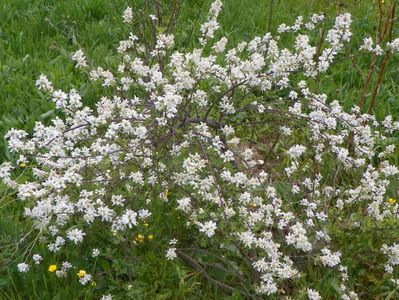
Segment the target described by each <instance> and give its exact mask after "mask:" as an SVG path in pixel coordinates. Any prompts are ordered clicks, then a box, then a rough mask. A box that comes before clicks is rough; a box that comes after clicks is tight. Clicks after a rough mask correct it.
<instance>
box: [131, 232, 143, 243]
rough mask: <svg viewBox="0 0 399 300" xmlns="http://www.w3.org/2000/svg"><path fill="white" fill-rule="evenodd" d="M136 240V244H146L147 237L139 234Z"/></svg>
mask: <svg viewBox="0 0 399 300" xmlns="http://www.w3.org/2000/svg"><path fill="white" fill-rule="evenodd" d="M134 239H135V240H136V242H138V243H142V242H144V239H145V236H144V235H143V234H141V233H139V234H138V235H136V237H135V238H134Z"/></svg>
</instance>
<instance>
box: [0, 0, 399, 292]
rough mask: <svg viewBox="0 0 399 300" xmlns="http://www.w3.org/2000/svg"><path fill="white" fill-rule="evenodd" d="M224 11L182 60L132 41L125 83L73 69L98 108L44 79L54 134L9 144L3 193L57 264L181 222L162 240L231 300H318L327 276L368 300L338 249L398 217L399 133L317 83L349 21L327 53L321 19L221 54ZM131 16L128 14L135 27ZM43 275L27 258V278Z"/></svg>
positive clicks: (393, 260) (100, 71)
mask: <svg viewBox="0 0 399 300" xmlns="http://www.w3.org/2000/svg"><path fill="white" fill-rule="evenodd" d="M221 8H222V2H221V1H220V0H216V1H214V2H213V3H212V5H211V8H210V10H209V14H208V18H207V20H206V22H205V23H204V24H203V25H202V26H201V29H200V32H201V38H200V40H199V45H198V47H197V48H195V49H194V50H192V51H190V52H182V51H179V50H176V49H174V36H173V35H172V34H171V33H170V32H168V31H162V30H159V32H157V33H155V35H154V41H153V42H149V41H147V40H140V39H139V38H138V36H136V35H135V34H133V33H131V34H130V35H129V37H128V39H127V40H124V41H121V42H120V44H119V47H118V57H120V64H119V66H118V67H117V69H115V70H114V69H106V68H102V67H94V66H92V65H91V64H90V62H89V61H88V60H87V59H86V57H85V54H84V52H83V51H82V50H78V51H77V52H75V53H74V54H73V55H72V60H73V61H74V62H75V63H76V67H77V68H79V69H81V70H82V71H83V72H85V73H87V74H88V75H89V78H90V80H91V81H92V82H93V85H95V86H97V87H101V90H102V92H103V93H102V94H100V95H99V96H98V98H99V99H98V101H97V102H96V105H95V107H88V106H85V105H84V104H83V100H82V98H81V96H80V95H79V93H78V92H77V90H75V89H72V90H70V91H61V90H57V89H56V88H54V87H53V84H52V83H51V82H50V81H49V80H48V79H47V77H46V76H45V75H41V76H40V78H39V79H38V80H37V82H36V85H37V87H38V89H39V90H40V91H42V92H45V93H47V95H48V97H49V99H50V100H51V101H53V102H54V103H55V106H56V108H57V109H58V110H59V111H60V112H61V114H60V116H59V117H55V118H54V119H53V120H52V122H51V124H50V125H48V126H45V125H44V124H42V123H40V122H37V123H36V125H35V128H34V131H33V133H32V134H28V133H27V132H25V131H22V130H17V129H12V130H10V131H9V132H8V133H7V135H6V138H7V140H8V145H9V148H10V151H11V152H12V153H14V154H15V155H16V157H17V159H16V162H15V163H11V162H6V163H3V164H2V165H1V167H0V178H1V179H2V181H3V182H4V183H5V184H6V185H7V186H9V187H10V188H12V189H14V190H15V191H17V198H18V199H19V200H20V201H23V205H24V207H25V211H24V215H25V217H27V218H29V219H31V220H33V224H34V225H33V226H34V231H35V232H36V233H37V238H36V241H38V243H44V244H45V245H46V250H47V251H49V252H51V253H60V251H63V250H64V249H66V250H68V249H73V248H75V247H82V248H83V249H86V252H87V253H86V254H87V257H98V256H99V255H104V256H107V255H108V254H107V253H103V252H102V249H101V246H100V245H96V241H95V240H94V241H93V240H91V241H90V247H85V243H86V240H87V239H88V238H89V237H91V236H93V235H98V231H99V228H101V236H102V239H105V240H113V241H116V246H115V247H118V245H119V246H120V247H122V246H123V247H127V249H129V248H131V247H135V245H140V244H142V243H144V242H146V241H152V240H153V239H154V235H153V234H143V232H144V229H143V228H146V227H148V226H149V224H151V223H153V222H157V224H158V225H161V224H163V226H164V227H165V228H173V226H172V227H170V225H169V224H167V222H164V223H163V222H162V219H163V218H165V219H166V218H167V216H169V217H170V216H172V217H171V218H172V219H173V218H174V219H175V221H176V224H178V226H181V227H183V228H182V229H181V230H180V233H182V232H184V234H182V235H181V236H179V235H177V234H176V232H175V231H174V229H172V230H169V229H165V230H164V231H163V232H164V233H165V232H166V233H167V234H169V236H167V237H166V238H163V239H160V242H159V244H158V245H159V246H160V247H161V248H162V249H163V251H164V256H165V258H166V259H167V260H174V259H176V260H180V261H182V262H184V263H185V264H187V265H189V266H190V267H191V268H193V269H195V270H196V271H198V272H199V273H200V274H201V275H203V276H204V277H205V279H206V280H208V281H210V282H211V283H212V284H214V285H216V286H217V287H218V288H220V289H222V290H225V291H226V292H228V293H236V294H238V295H241V296H243V297H264V296H268V295H277V296H283V295H297V294H298V293H301V294H302V295H303V296H305V295H306V296H307V297H308V298H309V299H321V296H320V295H321V294H323V291H317V290H316V289H315V286H316V285H317V280H318V279H317V278H318V275H317V274H319V273H324V272H329V274H330V276H331V277H332V278H334V280H335V283H336V286H337V288H336V290H337V294H339V295H340V296H341V297H342V299H358V296H357V291H356V286H355V285H356V279H355V280H349V279H350V276H351V274H353V273H356V270H351V269H349V268H348V267H349V266H348V265H350V264H351V261H352V260H353V259H354V258H353V257H351V251H350V250H348V249H342V248H341V246H342V245H341V243H340V238H339V234H340V232H343V231H346V230H352V229H356V228H358V227H361V226H364V225H365V224H368V225H367V226H370V227H372V228H379V227H380V226H385V224H386V222H394V221H395V219H396V218H397V216H398V208H399V207H398V204H397V203H396V201H395V199H393V198H392V197H393V195H391V194H390V190H391V189H390V187H391V186H392V184H394V183H395V181H396V180H397V177H398V173H399V170H398V168H397V167H396V166H395V163H394V158H395V155H394V154H395V145H394V142H395V140H393V139H391V137H392V136H394V135H395V134H396V132H397V130H398V129H399V122H397V121H394V119H393V118H392V117H391V116H387V117H386V118H385V119H384V120H382V121H380V120H377V119H376V118H375V117H374V116H373V115H372V114H371V113H372V112H371V111H368V112H367V113H364V112H363V111H362V104H361V105H359V106H354V107H352V108H351V109H350V110H349V111H346V110H344V109H343V107H342V106H341V104H340V103H339V101H338V100H334V99H328V97H327V95H326V94H323V93H322V92H320V91H318V86H317V84H315V82H317V80H319V78H320V77H322V76H323V75H324V74H326V73H327V72H328V70H329V68H330V66H332V65H333V64H334V62H335V60H336V59H337V57H339V56H340V55H341V53H342V52H343V50H344V49H345V47H346V45H347V44H348V43H349V42H350V39H351V35H352V34H351V31H350V26H351V22H352V19H351V15H350V14H348V13H344V14H341V15H339V16H338V17H337V18H336V19H335V23H334V24H333V26H332V27H331V28H330V29H329V30H328V31H327V32H326V34H325V37H322V40H321V41H322V43H320V42H318V41H319V37H318V35H317V31H318V30H319V28H320V27H321V26H326V24H325V22H326V20H325V17H324V15H313V16H311V17H310V18H309V20H306V21H305V19H304V18H302V17H298V18H297V20H296V22H295V24H294V25H293V26H288V25H285V24H282V25H281V26H279V28H278V35H276V36H272V35H271V34H270V33H266V34H265V35H264V36H262V37H255V38H253V39H252V40H250V41H249V42H245V41H243V42H241V43H239V44H238V45H237V46H235V47H229V46H228V39H227V37H221V38H218V39H216V40H215V34H216V32H217V30H218V29H219V27H220V25H219V23H218V21H217V19H218V15H219V13H220V11H221ZM134 14H135V13H134V11H133V10H132V9H131V8H127V10H126V11H125V12H124V14H123V20H124V22H125V23H131V22H133V21H134V18H135V16H134ZM157 20H158V17H157V16H150V17H149V18H148V22H150V23H151V24H156V22H157ZM154 28H155V26H154ZM283 35H292V36H293V37H294V43H293V45H292V46H291V47H288V48H284V47H282V46H280V45H279V43H280V40H281V37H282V36H283ZM379 42H380V44H377V45H375V46H374V43H373V41H372V39H371V38H366V39H365V40H364V44H363V45H362V46H361V47H360V50H361V51H366V52H370V53H371V55H375V56H382V55H384V54H387V53H389V54H392V53H395V52H398V51H399V39H395V40H393V39H390V40H389V41H388V42H387V43H385V44H383V43H382V42H383V39H381V40H380V41H379ZM151 43H152V44H151ZM21 170H23V173H24V176H22V177H21V172H22V171H21ZM26 175H29V176H26ZM21 178H23V179H21ZM389 198H391V199H389ZM387 199H389V201H388V200H387ZM354 216H358V218H357V219H356V218H353V217H354ZM159 238H161V237H159ZM155 239H156V237H155ZM98 248H100V249H98ZM379 250H380V255H385V257H386V258H385V260H386V266H385V274H383V275H381V276H385V277H387V278H389V279H392V287H393V286H395V285H397V283H398V280H399V278H398V277H397V276H395V275H394V274H395V268H396V266H397V265H399V259H398V257H399V247H398V244H396V243H393V244H389V245H388V244H384V245H381V248H380V249H379ZM109 259H112V256H111V257H109ZM41 261H42V256H41V255H40V254H38V253H31V251H30V252H28V253H26V257H25V260H24V261H23V262H21V263H19V264H18V270H19V271H20V272H29V271H32V268H33V265H34V264H40V263H41ZM209 268H216V269H218V270H219V273H218V275H215V276H213V275H212V274H211V272H207V270H208V269H209ZM48 270H49V271H50V272H52V273H53V272H55V273H56V275H57V276H58V277H67V276H75V277H76V274H77V277H78V279H79V282H80V283H81V284H82V285H87V284H89V283H90V282H91V283H92V284H93V285H95V282H94V281H93V276H95V274H90V273H89V271H86V270H83V269H80V268H79V266H73V265H72V264H70V263H69V262H67V261H64V262H63V263H62V265H61V267H57V266H56V265H54V264H52V265H50V267H49V269H48ZM220 273H222V274H223V275H222V276H220ZM104 297H105V298H107V299H108V298H110V297H111V296H110V295H106V296H104ZM104 297H103V298H104ZM105 298H104V299H105Z"/></svg>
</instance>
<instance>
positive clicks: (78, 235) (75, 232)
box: [67, 229, 86, 244]
mask: <svg viewBox="0 0 399 300" xmlns="http://www.w3.org/2000/svg"><path fill="white" fill-rule="evenodd" d="M85 235H86V234H85V233H84V232H83V231H82V230H80V229H71V230H69V231H68V233H67V237H68V239H69V240H71V241H72V242H74V243H75V244H77V243H80V242H81V241H83V237H84V236H85Z"/></svg>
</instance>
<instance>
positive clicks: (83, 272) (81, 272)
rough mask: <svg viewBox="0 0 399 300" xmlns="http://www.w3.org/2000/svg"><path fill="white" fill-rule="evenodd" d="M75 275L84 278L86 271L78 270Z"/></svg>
mask: <svg viewBox="0 0 399 300" xmlns="http://www.w3.org/2000/svg"><path fill="white" fill-rule="evenodd" d="M76 275H78V277H79V278H82V277H85V275H86V271H85V270H79V272H78V273H76Z"/></svg>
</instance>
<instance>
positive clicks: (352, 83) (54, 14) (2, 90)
mask: <svg viewBox="0 0 399 300" xmlns="http://www.w3.org/2000/svg"><path fill="white" fill-rule="evenodd" d="M269 1H270V0H269ZM269 1H267V0H225V1H224V2H225V7H224V10H223V13H222V15H221V24H222V26H223V29H222V31H223V33H225V34H226V35H227V37H228V38H229V44H231V45H234V44H235V43H236V42H238V41H241V40H249V39H251V38H252V37H253V36H254V35H262V34H264V33H265V32H266V31H267V30H268V26H269V25H268V22H269ZM165 2H166V3H168V1H165ZM183 2H184V4H183V7H182V10H181V15H180V17H179V19H178V24H177V30H176V32H177V37H176V40H177V44H178V46H179V47H185V48H192V47H194V46H195V44H196V39H197V38H198V34H197V32H198V29H199V26H200V24H201V21H203V20H204V16H205V14H206V11H207V10H208V7H209V3H210V2H211V1H210V0H185V1H183ZM127 3H129V1H121V0H111V1H109V0H108V1H107V0H80V1H77V0H57V1H54V0H2V1H1V2H0V20H1V21H0V136H1V137H2V136H3V135H4V134H5V133H6V132H7V130H9V129H10V128H12V127H16V128H23V129H26V130H28V131H30V130H31V129H32V127H33V126H34V123H35V121H37V120H40V121H42V122H48V121H49V119H50V117H51V113H47V112H48V111H50V110H52V109H53V108H54V106H53V104H52V103H49V102H48V101H46V100H44V99H43V98H41V97H40V94H39V93H37V91H36V88H35V86H34V82H35V80H36V79H37V78H38V76H39V75H40V74H42V73H44V74H46V75H47V76H48V78H49V79H50V80H51V81H52V82H53V83H54V86H55V87H56V88H61V89H68V88H71V87H78V89H79V90H80V91H82V93H83V94H85V91H86V81H85V79H84V78H83V77H82V76H81V75H79V73H78V72H76V71H75V70H74V68H73V64H72V62H71V60H70V58H69V55H70V53H71V52H72V51H76V50H77V49H79V48H82V49H84V50H85V53H86V54H87V56H88V58H89V59H90V60H91V61H93V62H94V64H104V63H105V64H107V63H109V64H112V62H109V61H108V60H107V57H110V56H111V55H112V54H113V53H115V52H116V50H115V48H116V45H117V43H118V41H119V40H120V39H122V38H124V37H125V36H126V33H127V30H126V28H124V27H123V25H122V22H121V17H120V14H121V11H122V10H123V9H124V8H125V7H126V5H127ZM274 3H275V5H274V7H273V16H272V23H271V25H272V27H271V29H272V32H275V30H276V28H277V25H278V24H280V23H282V22H284V23H287V24H292V23H293V22H294V20H295V18H296V16H297V15H304V16H308V15H310V14H312V13H317V12H320V11H323V12H326V14H327V16H334V15H336V14H337V13H339V12H343V11H349V12H351V13H352V14H353V18H354V24H353V29H354V45H356V46H358V45H360V42H361V40H362V38H363V37H365V36H367V34H372V33H373V32H374V27H373V26H374V25H373V24H374V19H375V15H376V11H375V7H374V4H373V1H369V0H360V1H355V0H353V1H331V0H303V1H298V0H275V1H274ZM341 4H342V5H341ZM192 32H194V34H191V33H192ZM397 35H398V30H397V29H396V32H395V33H394V36H397ZM104 59H105V61H104ZM368 62H369V61H368V58H360V66H361V67H362V69H364V70H365V71H366V70H367V65H368ZM397 63H398V59H397V58H394V59H392V60H391V61H390V65H389V68H388V71H387V73H386V77H385V82H386V84H385V85H384V86H383V88H382V89H381V92H380V96H379V98H378V103H377V106H376V108H375V114H376V115H377V116H379V117H382V116H384V115H386V114H388V113H390V114H393V115H399V102H398V101H397V94H398V88H399V86H398V82H399V70H398V68H395V67H394V66H395V65H397ZM334 69H335V70H336V71H334V72H331V73H329V75H327V76H325V78H324V80H323V81H322V82H321V86H320V87H321V90H324V91H325V92H326V93H327V94H328V95H329V96H330V98H332V99H338V100H340V101H341V102H342V103H344V104H345V106H346V107H349V106H350V105H353V104H354V103H356V100H357V97H358V94H359V88H360V87H361V86H362V76H361V74H360V73H359V72H358V71H357V70H356V69H355V68H354V67H353V66H352V64H351V63H350V62H348V61H347V60H346V61H344V62H342V63H340V64H337V65H336V66H335V67H334ZM95 100H96V99H95V97H94V96H93V95H91V94H90V93H87V97H86V98H85V102H86V103H87V104H91V103H93V102H94V101H95ZM6 159H12V156H11V155H10V153H9V152H8V151H7V148H6V146H5V142H4V139H3V138H0V164H1V162H2V161H4V160H6ZM0 192H1V193H0V195H1V194H3V193H4V194H5V195H6V192H7V191H4V189H2V188H1V186H0ZM0 199H1V201H0V299H93V291H94V289H92V290H89V291H88V292H85V293H82V292H81V286H80V285H78V284H76V282H75V283H59V282H55V281H54V278H53V279H52V280H50V279H49V278H50V277H49V276H48V272H47V270H46V269H45V268H44V269H43V270H41V271H40V272H38V274H41V275H37V274H36V275H35V276H34V277H28V278H29V280H26V279H25V278H26V277H22V276H21V275H20V274H18V273H16V272H15V263H14V262H11V261H10V260H9V259H5V258H9V257H10V255H11V254H12V253H11V251H13V250H14V249H13V248H9V247H5V246H6V245H8V244H13V243H15V242H16V241H18V240H19V239H20V238H21V236H22V235H23V234H24V232H25V230H26V228H29V224H26V223H24V221H23V219H22V218H21V214H22V205H20V203H18V202H14V201H13V200H14V199H13V197H12V195H11V196H8V197H4V198H1V196H0ZM9 202H10V204H9V205H6V204H7V203H9ZM11 202H12V203H11ZM104 243H106V242H104ZM110 251H111V250H110ZM18 253H19V254H20V252H17V254H18ZM156 255H160V254H159V253H158V252H156V251H153V252H152V254H147V256H146V258H145V259H148V260H149V262H148V263H147V264H146V266H147V267H148V266H151V269H149V270H137V272H138V273H139V274H141V275H140V276H141V277H140V278H141V281H143V282H141V281H136V282H135V284H136V285H137V286H134V287H133V290H135V291H137V290H140V289H143V290H145V291H146V292H148V290H149V287H148V282H146V281H151V280H153V281H154V280H155V281H154V283H153V284H154V291H159V290H162V289H163V290H164V291H165V289H166V292H165V295H164V299H168V298H171V297H172V298H173V297H174V298H176V299H206V298H207V297H208V298H217V297H219V296H220V295H219V294H218V293H219V292H218V291H217V290H215V289H213V288H212V287H210V286H209V285H206V284H205V283H204V282H203V281H201V280H200V279H199V278H198V277H199V276H198V274H195V273H192V272H190V271H189V270H188V269H186V268H185V267H184V266H181V267H179V269H176V270H175V269H173V270H172V269H171V268H172V267H171V266H170V265H165V264H160V263H159V261H154V260H152V257H153V256H156ZM46 259H48V260H51V259H53V257H48V258H46ZM103 263H104V264H105V265H104V268H105V269H106V268H107V266H106V262H103ZM116 263H122V262H116ZM116 267H120V268H123V265H121V266H116ZM108 268H111V266H108ZM122 271H123V270H121V273H123V272H122ZM146 273H150V274H152V276H149V275H148V274H146ZM154 274H155V275H154ZM165 274H175V275H174V276H172V277H171V278H167V279H165ZM68 284H69V285H68ZM118 284H120V283H119V282H118V280H117V278H115V282H114V285H115V286H114V287H113V288H114V289H115V290H118V289H119V290H126V291H127V292H128V291H129V289H128V287H127V286H126V285H124V286H118ZM173 287H175V288H179V289H178V291H176V290H173ZM100 288H101V287H100ZM168 289H170V290H168ZM131 293H132V296H131V297H132V298H131V299H140V298H139V296H137V295H134V294H133V292H131ZM146 295H147V297H150V298H151V299H155V292H154V293H153V294H151V293H150V294H146ZM27 297H30V298H27ZM77 297H79V298H77ZM135 297H137V298H135ZM159 299H162V298H159Z"/></svg>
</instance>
